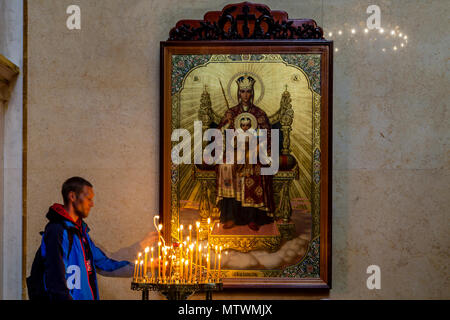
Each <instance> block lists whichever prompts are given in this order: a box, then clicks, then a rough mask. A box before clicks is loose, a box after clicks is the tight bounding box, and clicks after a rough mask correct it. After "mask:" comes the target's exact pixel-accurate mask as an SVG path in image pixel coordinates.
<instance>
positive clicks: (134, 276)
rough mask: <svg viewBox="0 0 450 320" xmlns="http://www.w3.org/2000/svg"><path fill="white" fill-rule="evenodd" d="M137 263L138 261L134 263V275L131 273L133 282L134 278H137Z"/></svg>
mask: <svg viewBox="0 0 450 320" xmlns="http://www.w3.org/2000/svg"><path fill="white" fill-rule="evenodd" d="M138 263H139V261H137V260H135V261H134V273H133V278H134V279H135V281H136V278H137V266H138Z"/></svg>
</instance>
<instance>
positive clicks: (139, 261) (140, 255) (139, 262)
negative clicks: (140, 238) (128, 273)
mask: <svg viewBox="0 0 450 320" xmlns="http://www.w3.org/2000/svg"><path fill="white" fill-rule="evenodd" d="M141 257H142V253H141V252H139V253H138V272H137V277H138V278H139V276H140V272H141V270H140V265H141Z"/></svg>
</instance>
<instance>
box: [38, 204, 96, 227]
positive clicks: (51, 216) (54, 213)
mask: <svg viewBox="0 0 450 320" xmlns="http://www.w3.org/2000/svg"><path fill="white" fill-rule="evenodd" d="M47 219H48V220H50V221H56V220H62V221H63V222H64V224H65V225H67V226H69V227H75V228H77V229H78V230H80V231H83V230H86V231H89V228H88V226H87V224H86V223H85V222H84V221H83V220H82V219H81V218H79V219H78V220H77V221H76V222H75V221H74V220H73V219H72V217H71V216H70V215H69V213H68V212H67V211H66V209H64V207H63V205H62V204H59V203H54V204H53V205H52V206H51V207H50V208H49V210H48V213H47Z"/></svg>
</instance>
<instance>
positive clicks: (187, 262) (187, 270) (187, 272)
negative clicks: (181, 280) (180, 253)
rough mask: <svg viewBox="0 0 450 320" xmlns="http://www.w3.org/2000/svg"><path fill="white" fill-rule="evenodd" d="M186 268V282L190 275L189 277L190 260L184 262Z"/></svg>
mask: <svg viewBox="0 0 450 320" xmlns="http://www.w3.org/2000/svg"><path fill="white" fill-rule="evenodd" d="M184 266H185V269H186V271H185V278H186V282H187V280H188V275H189V260H186V261H184Z"/></svg>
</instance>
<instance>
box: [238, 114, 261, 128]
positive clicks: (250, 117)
mask: <svg viewBox="0 0 450 320" xmlns="http://www.w3.org/2000/svg"><path fill="white" fill-rule="evenodd" d="M242 118H249V119H250V120H251V121H252V126H251V129H253V130H256V128H257V127H258V122H257V121H256V117H255V116H254V115H253V114H251V113H249V112H242V113H240V114H238V115H237V117H236V118H235V119H234V129H235V130H237V129H240V128H241V126H240V122H241V119H242Z"/></svg>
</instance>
